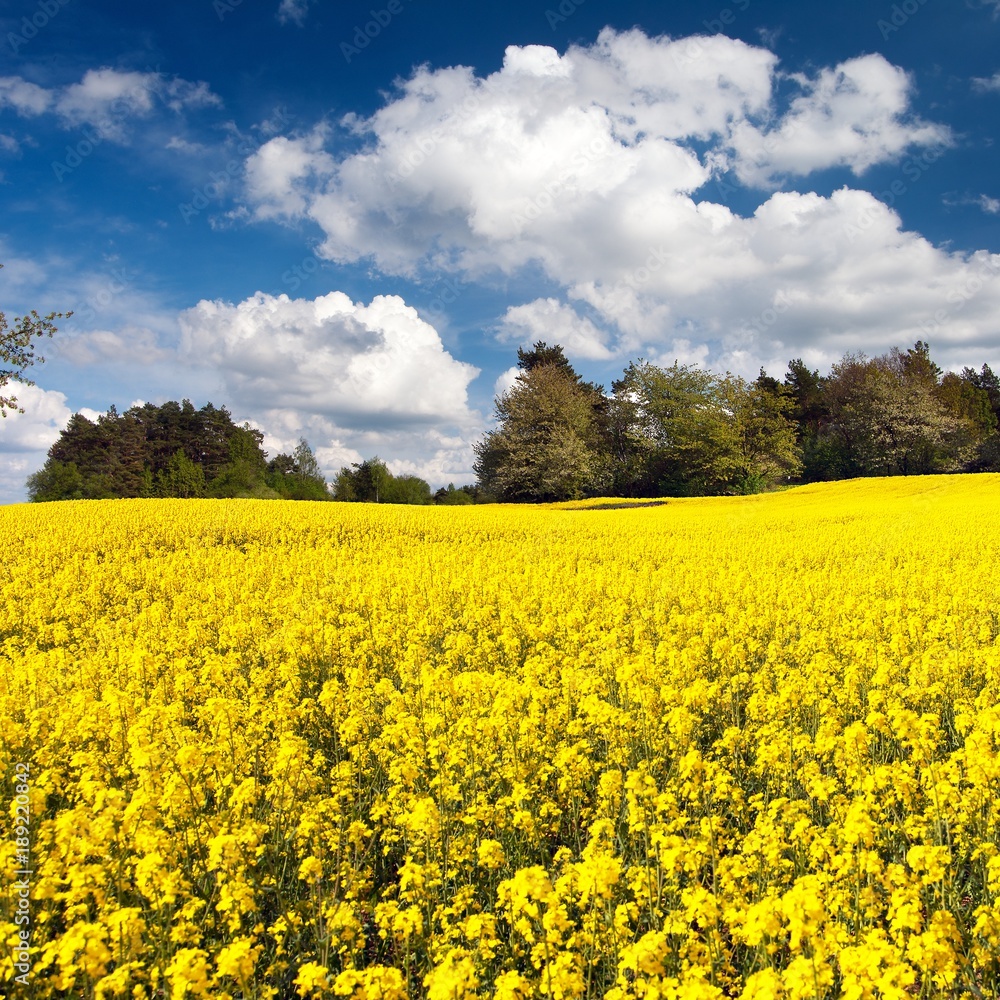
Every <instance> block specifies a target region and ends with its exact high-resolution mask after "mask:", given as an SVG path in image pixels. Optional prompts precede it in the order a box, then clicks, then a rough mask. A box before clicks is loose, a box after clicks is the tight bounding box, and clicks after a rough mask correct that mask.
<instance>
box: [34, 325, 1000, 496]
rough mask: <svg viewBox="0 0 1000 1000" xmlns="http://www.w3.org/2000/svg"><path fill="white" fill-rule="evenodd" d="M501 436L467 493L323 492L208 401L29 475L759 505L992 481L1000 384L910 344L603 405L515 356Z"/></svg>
mask: <svg viewBox="0 0 1000 1000" xmlns="http://www.w3.org/2000/svg"><path fill="white" fill-rule="evenodd" d="M518 369H519V371H518V375H517V378H516V379H515V382H514V385H513V386H512V387H511V388H510V389H509V390H508V391H507V392H506V393H504V394H502V395H501V396H500V397H499V398H498V399H497V401H496V416H497V425H496V427H495V428H494V429H493V430H491V431H489V432H488V433H487V434H486V435H485V437H484V438H483V439H482V440H480V441H479V442H478V443H477V444H476V446H475V453H476V458H475V463H474V469H475V472H476V476H477V481H476V483H475V484H473V485H466V486H461V487H458V488H456V487H455V486H454V484H449V485H448V486H447V487H445V488H442V489H439V490H438V491H437V492H436V493H432V492H431V488H430V486H429V485H428V483H427V482H426V480H424V479H421V478H420V477H419V476H415V475H407V474H403V475H393V474H392V473H391V472H390V471H389V469H388V467H387V466H386V464H385V462H383V461H382V460H381V459H379V458H378V457H377V456H376V457H373V458H370V459H365V460H364V461H362V462H358V463H355V464H353V465H351V466H345V467H343V468H341V469H340V471H339V472H338V473H337V475H336V476H335V478H334V480H333V482H332V483H330V484H327V482H326V481H325V478H324V476H323V473H322V471H321V469H320V466H319V463H318V461H317V459H316V456H315V455H314V454H313V451H312V449H311V448H310V446H309V443H308V442H307V441H306V440H305V439H304V438H303V439H301V440H300V441H299V444H298V446H297V447H296V448H295V450H294V452H293V453H292V454H290V455H289V454H279V455H277V456H276V457H275V458H272V459H270V460H269V459H268V456H267V453H266V452H265V451H264V449H263V447H262V444H263V438H264V435H263V433H262V432H261V431H259V430H257V429H255V428H253V427H251V426H250V425H249V424H247V423H244V424H243V425H242V426H238V425H237V424H236V423H234V422H233V420H232V417H231V415H230V413H229V411H228V410H226V409H225V407H223V408H216V407H215V406H213V405H212V404H211V403H208V404H206V405H205V406H203V407H201V408H200V409H196V408H195V407H194V405H193V404H192V403H191V402H190V401H189V400H186V399H185V400H183V401H182V402H180V403H177V402H173V401H172V402H168V403H164V404H162V405H161V406H155V405H153V404H151V403H146V404H144V405H142V406H133V407H132V408H131V409H129V410H126V411H125V412H124V413H119V412H118V411H117V410H116V409H115V407H111V409H109V410H108V411H107V413H105V414H103V415H101V416H100V417H98V418H97V420H96V421H95V420H90V419H88V418H87V417H85V416H84V415H83V414H80V413H77V414H74V416H73V417H72V418H71V419H70V421H69V423H68V425H67V427H66V429H65V430H64V431H62V433H61V434H60V435H59V439H58V440H57V441H56V443H55V444H53V445H52V447H51V448H50V449H49V453H48V458H47V459H46V462H45V465H44V466H43V467H42V468H41V469H40V470H39V471H38V472H36V473H34V474H33V475H32V476H30V477H29V479H28V484H27V485H28V495H29V498H30V499H31V500H33V501H45V500H73V499H104V498H112V497H220V498H221V497H256V498H261V499H264V498H270V499H290V500H339V501H347V502H362V503H402V504H432V503H433V504H445V505H460V504H471V503H487V502H493V501H501V502H547V501H554V500H566V499H574V498H578V497H587V496H619V497H654V496H699V495H720V494H746V493H757V492H761V491H764V490H769V489H774V488H776V487H780V486H783V485H787V484H792V483H807V482H816V481H822V480H832V479H848V478H854V477H858V476H888V475H914V474H921V473H932V472H980V471H1000V432H998V426H1000V380H998V378H997V376H996V375H995V374H994V373H993V371H992V370H991V369H990V367H989V365H985V364H984V365H983V366H982V368H981V369H980V370H978V371H977V370H975V369H972V368H965V369H964V370H963V371H962V372H961V373H959V374H956V373H954V372H945V371H943V370H942V369H941V368H940V367H939V366H938V365H937V364H936V363H935V362H934V361H933V360H932V359H931V357H930V349H929V347H928V345H927V344H926V343H924V342H923V341H918V342H917V343H916V344H915V345H914V346H913V347H912V348H910V349H909V350H907V351H901V350H899V349H897V348H894V349H893V350H891V351H889V352H888V353H886V354H883V355H880V356H878V357H875V358H868V357H866V356H864V355H862V354H846V355H844V357H843V358H842V359H841V360H840V361H839V362H838V363H837V364H835V365H834V366H833V368H832V370H831V371H830V373H829V375H825V376H821V375H820V374H819V372H818V371H816V370H813V369H810V368H809V367H808V366H807V365H806V364H805V363H804V362H803V361H802V360H801V359H795V360H793V361H790V362H789V364H788V370H787V372H786V373H785V376H784V379H783V380H782V381H779V380H778V379H775V378H772V377H771V376H769V375H768V374H767V373H766V372H765V371H764V370H763V369H761V371H760V374H759V375H758V377H757V378H756V379H754V380H752V381H751V380H747V379H744V378H741V377H739V376H736V375H732V374H730V373H728V372H727V373H724V374H718V373H715V372H712V371H710V370H708V369H704V368H700V367H698V366H695V365H682V364H679V363H674V364H673V365H671V366H669V367H663V366H659V365H655V364H652V363H651V362H648V361H643V360H639V361H634V362H631V363H630V364H629V365H628V366H627V367H626V369H625V370H624V372H623V373H622V376H621V378H620V379H617V380H615V381H614V382H613V383H612V386H611V392H610V393H608V392H605V390H604V388H603V387H602V386H600V385H597V384H595V383H593V382H587V381H585V380H584V379H583V378H582V377H581V376H580V375H579V374H578V373H577V372H576V371H575V370H574V368H573V366H572V365H571V364H570V362H569V360H568V359H567V357H566V355H565V353H564V351H563V348H562V347H560V346H559V345H553V346H549V345H547V344H546V343H544V342H542V341H539V342H537V343H536V344H535V345H534V346H533V347H531V348H529V349H525V348H521V349H519V350H518Z"/></svg>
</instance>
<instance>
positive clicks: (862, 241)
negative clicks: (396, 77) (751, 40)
mask: <svg viewBox="0 0 1000 1000" xmlns="http://www.w3.org/2000/svg"><path fill="white" fill-rule="evenodd" d="M785 79H786V81H790V82H791V84H792V85H793V86H794V87H796V88H797V91H798V92H797V94H795V95H794V96H793V97H792V99H791V100H790V102H788V103H787V106H786V107H785V109H784V111H782V110H781V106H780V102H779V99H778V97H777V96H776V95H777V93H778V90H779V88H778V87H777V82H778V70H777V60H776V57H775V56H774V55H773V54H772V53H770V52H768V51H766V50H764V49H761V48H755V47H753V46H749V45H746V44H745V43H743V42H740V41H737V40H734V39H729V38H725V37H723V36H717V37H714V38H700V37H699V38H693V39H681V40H673V39H670V38H649V37H647V36H646V35H644V34H643V33H642V32H641V31H638V30H633V31H629V32H624V33H616V32H614V31H612V30H610V29H606V30H605V31H604V32H602V33H601V35H600V37H599V38H598V40H597V42H596V43H595V44H594V45H592V46H589V47H571V48H570V49H569V50H568V51H567V52H566V53H564V54H559V53H557V52H556V51H555V50H554V49H551V48H548V47H545V46H526V47H516V46H515V47H511V48H508V49H507V53H506V57H505V60H504V65H503V68H502V69H501V70H500V71H499V72H497V73H495V74H493V75H492V76H490V77H488V78H485V79H480V78H478V77H476V76H475V74H474V73H473V72H472V71H471V70H470V69H468V68H463V67H452V68H446V69H439V70H432V69H429V68H426V67H424V68H421V69H418V70H416V71H415V72H414V74H413V76H412V77H411V78H410V79H409V80H407V81H405V82H404V83H402V84H401V85H400V89H399V91H398V93H397V94H396V95H395V96H393V97H392V98H391V99H390V100H389V101H388V102H387V103H386V104H385V106H384V107H382V108H381V109H380V110H379V111H377V112H376V113H375V114H374V115H372V116H371V117H370V118H366V119H360V118H357V117H352V116H348V118H347V119H345V120H344V123H343V124H344V125H345V126H346V127H347V128H349V129H351V130H352V131H353V132H354V133H355V135H356V138H357V139H358V140H359V141H360V144H361V145H360V148H359V149H357V150H356V151H355V152H351V153H349V154H346V155H344V156H342V157H339V158H336V157H332V156H331V155H330V153H329V152H328V151H327V150H326V145H325V143H326V140H325V137H324V136H323V135H322V134H321V133H320V132H316V133H313V134H311V135H308V136H305V137H293V138H285V137H283V138H281V139H275V140H272V141H271V142H269V143H267V144H266V145H265V146H264V147H262V148H261V149H260V150H259V151H258V152H257V153H256V154H255V155H254V156H252V157H251V158H250V160H249V162H248V177H249V181H250V184H249V188H248V192H249V196H250V204H251V206H252V208H253V209H254V211H256V213H257V214H258V216H259V217H261V218H270V219H274V218H288V219H300V218H311V219H312V220H314V221H315V222H316V223H318V224H319V225H320V226H321V227H322V229H323V232H324V234H325V242H324V243H323V245H322V250H321V252H322V253H323V255H325V256H327V257H328V258H330V259H332V260H335V261H338V262H354V261H359V260H364V259H369V260H371V261H372V262H373V263H374V264H375V266H376V267H377V268H379V269H380V270H381V271H383V272H385V273H396V274H405V275H417V276H420V275H423V274H425V273H441V272H447V273H451V274H453V275H454V274H459V275H462V276H463V277H464V278H465V279H467V280H477V279H489V276H490V275H491V274H492V275H496V274H497V273H498V272H499V274H501V275H506V276H508V277H514V276H517V275H519V274H522V273H524V272H525V270H528V271H530V272H531V273H537V272H540V273H541V275H542V276H543V277H544V278H545V279H547V280H548V281H549V282H551V283H552V284H553V285H555V286H556V287H557V288H558V289H560V291H561V295H560V296H559V297H552V296H549V297H547V298H544V299H540V300H538V301H535V302H531V303H528V304H526V305H521V306H517V307H515V308H514V309H512V310H510V311H509V312H508V313H507V315H506V316H505V317H503V319H502V321H501V322H500V324H499V327H498V333H499V335H500V336H501V338H507V339H509V338H511V337H517V338H522V337H525V336H527V337H530V336H533V335H537V336H542V337H544V336H545V333H548V334H549V339H556V334H557V333H558V337H561V338H563V339H564V342H565V343H567V345H568V346H569V345H570V344H573V345H575V347H576V351H577V353H578V354H579V355H581V356H587V357H591V358H593V359H595V360H596V359H600V358H602V357H607V356H608V354H609V353H613V354H616V355H618V356H621V357H627V356H635V355H636V354H637V353H640V352H641V353H643V354H644V355H645V356H647V357H658V356H663V357H670V358H671V359H672V358H673V357H678V358H689V359H694V358H697V359H702V361H704V360H705V359H707V360H708V361H709V362H711V363H713V364H729V365H732V366H733V367H734V368H737V369H739V370H741V371H750V372H754V371H755V370H756V366H757V365H758V364H760V363H773V362H774V361H775V360H776V359H777V361H778V363H779V364H781V365H783V363H784V361H785V360H787V359H788V357H792V356H796V355H799V354H801V355H802V356H804V357H806V358H809V359H811V360H813V361H814V362H815V363H817V364H823V363H826V362H829V361H832V360H836V358H838V357H839V355H840V353H841V352H842V351H843V350H845V349H849V348H864V349H868V350H883V349H885V348H886V347H888V346H889V344H891V343H900V344H902V343H905V342H906V341H907V340H909V341H910V342H911V343H912V341H913V340H914V339H916V338H917V337H924V338H925V339H927V338H930V339H931V340H932V342H933V343H934V346H935V348H938V347H941V348H944V357H945V360H947V361H949V362H953V363H957V364H961V363H965V361H966V360H970V361H971V360H975V359H976V358H977V357H981V355H982V352H983V347H984V345H987V344H992V341H991V339H990V338H991V336H992V335H994V334H995V327H994V325H993V322H994V321H993V317H994V316H995V315H996V313H997V309H998V306H1000V297H998V296H1000V283H994V282H992V280H986V281H985V283H984V284H982V286H981V287H980V288H978V290H977V291H976V293H975V294H974V295H972V296H967V294H966V291H967V289H968V288H969V287H970V286H971V285H976V284H977V283H978V282H980V280H981V279H982V275H983V274H984V273H986V274H987V275H988V276H989V275H991V274H992V267H993V265H992V263H990V262H991V261H993V260H994V259H996V258H990V257H989V255H985V256H984V255H963V254H959V253H949V252H947V251H946V250H942V249H939V248H936V247H934V246H932V245H931V244H930V243H928V242H927V241H926V240H924V239H922V238H921V237H920V236H919V235H918V234H915V233H910V232H906V231H904V230H903V228H902V224H901V220H900V218H899V216H898V215H897V214H896V213H895V212H893V211H891V210H890V209H889V208H887V207H886V206H885V205H884V204H883V203H882V202H880V201H879V200H877V199H876V198H875V197H873V196H872V195H871V194H869V193H867V192H865V191H861V190H851V189H849V188H844V189H842V190H840V191H838V192H835V193H834V194H833V195H832V196H829V197H824V196H820V195H817V194H813V193H809V192H808V191H806V192H804V193H800V192H796V191H794V190H788V191H780V192H777V193H774V194H772V195H771V196H770V197H769V198H768V199H767V200H766V201H764V203H763V204H762V205H761V206H760V207H759V209H758V210H757V211H756V212H755V213H754V214H753V215H751V216H749V217H745V216H741V215H738V214H736V213H734V212H733V211H732V210H731V209H730V208H729V207H727V206H726V205H723V204H717V203H715V202H713V201H712V200H711V197H712V196H711V192H712V185H710V184H708V182H709V181H711V180H713V179H718V178H719V177H720V174H721V173H722V172H725V171H729V170H732V171H733V172H734V173H735V175H736V176H737V177H738V178H742V179H743V182H744V183H747V184H757V185H770V184H773V183H775V182H776V181H777V180H778V179H781V180H782V181H783V183H785V184H789V183H790V182H791V180H793V179H794V178H795V177H800V178H801V177H803V176H808V175H809V174H810V173H811V172H813V171H815V170H819V169H823V168H829V167H837V166H839V167H842V168H848V169H850V170H851V171H853V172H854V173H856V174H861V173H863V172H864V171H865V169H866V168H868V167H870V166H872V165H873V164H876V163H886V162H894V161H897V160H899V159H900V157H901V156H903V155H905V153H906V151H907V150H909V149H910V148H911V147H921V146H924V147H926V146H930V147H932V148H933V149H934V150H935V151H936V152H938V153H940V152H941V151H942V150H943V149H944V148H945V147H946V144H947V143H948V142H949V140H950V137H949V134H948V132H947V130H946V129H944V128H942V127H940V126H936V125H933V124H929V123H926V122H923V121H920V120H919V119H917V118H916V117H914V116H913V115H912V114H911V113H910V111H909V98H910V91H911V81H910V79H909V78H908V77H907V75H906V74H905V73H904V72H903V71H902V70H900V69H898V68H897V67H894V66H892V65H891V64H889V63H888V62H887V61H886V60H885V59H884V58H882V57H881V56H877V55H872V56H863V57H860V58H857V59H852V60H849V61H847V62H844V63H842V64H840V65H838V66H836V67H833V68H828V69H823V70H820V71H819V72H818V73H816V74H815V75H813V76H810V77H806V76H798V77H786V78H785ZM905 170H906V164H905V163H904V164H903V165H902V166H901V176H902V175H903V174H904V173H905ZM984 262H985V263H984ZM984 267H985V268H986V269H987V270H986V272H984V271H983V268H984ZM602 331H604V332H602ZM819 345H822V346H819ZM995 349H996V348H995V344H993V346H992V350H994V351H995ZM605 352H607V353H605ZM991 360H995V359H993V358H991Z"/></svg>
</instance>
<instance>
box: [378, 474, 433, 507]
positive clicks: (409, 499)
mask: <svg viewBox="0 0 1000 1000" xmlns="http://www.w3.org/2000/svg"><path fill="white" fill-rule="evenodd" d="M385 502H386V503H408V504H429V503H432V502H433V498H432V497H431V488H430V486H429V485H428V484H427V481H426V480H424V479H421V478H420V477H419V476H393V477H392V481H391V482H390V483H389V488H388V489H387V490H386V500H385Z"/></svg>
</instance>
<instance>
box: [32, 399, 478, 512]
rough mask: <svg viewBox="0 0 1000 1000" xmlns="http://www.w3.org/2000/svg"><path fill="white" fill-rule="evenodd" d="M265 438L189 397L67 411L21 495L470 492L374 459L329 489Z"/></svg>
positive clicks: (464, 499) (455, 498)
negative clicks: (435, 486) (93, 411)
mask: <svg viewBox="0 0 1000 1000" xmlns="http://www.w3.org/2000/svg"><path fill="white" fill-rule="evenodd" d="M263 440H264V435H263V433H262V432H261V431H259V430H257V429H256V428H254V427H251V426H250V425H249V424H247V423H244V424H243V425H242V426H238V425H237V424H236V423H234V422H233V419H232V417H231V415H230V413H229V411H228V410H227V409H226V408H225V407H222V408H217V407H215V406H213V405H212V404H211V403H207V404H206V405H205V406H203V407H201V408H200V409H196V408H195V407H194V405H193V404H192V403H191V401H190V400H187V399H185V400H183V401H182V402H180V403H178V402H174V401H171V402H168V403H164V404H163V405H162V406H155V405H153V404H152V403H146V404H145V405H143V406H133V407H132V408H131V409H129V410H126V411H125V412H124V413H119V412H118V411H117V409H116V408H115V407H114V406H112V407H111V409H109V410H108V411H107V413H105V414H102V415H101V416H99V417H98V418H97V420H96V421H95V420H90V419H88V418H87V417H86V416H84V415H83V414H82V413H76V414H74V415H73V416H72V417H71V418H70V420H69V423H68V424H67V426H66V428H65V430H63V431H62V432H61V433H60V435H59V439H58V440H57V441H56V442H55V444H53V445H52V447H51V448H50V449H49V452H48V457H47V458H46V461H45V464H44V466H43V467H42V468H41V469H40V470H39V471H38V472H35V473H34V474H32V475H31V476H29V477H28V484H27V485H28V496H29V499H31V500H32V501H36V502H42V501H51V500H104V499H113V498H120V497H186V498H191V497H219V498H224V497H250V498H256V499H281V500H344V501H358V502H372V503H405V504H431V503H435V504H446V505H458V504H470V503H475V502H477V500H481V499H482V497H481V495H480V491H479V490H478V489H477V488H476V487H474V486H462V487H459V488H457V489H456V487H455V486H454V484H453V483H449V484H448V486H447V487H442V488H441V489H439V490H438V491H437V492H436V493H432V492H431V488H430V486H429V484H428V483H427V482H426V481H425V480H423V479H421V478H419V477H418V476H412V475H401V476H394V475H393V474H392V473H391V472H390V471H389V469H388V467H387V466H386V464H385V462H383V461H382V460H381V459H379V458H378V457H377V456H376V457H374V458H370V459H366V460H365V461H363V462H358V463H355V464H354V465H352V466H347V467H344V468H342V469H341V470H340V472H339V473H338V474H337V476H336V477H335V479H334V481H333V483H332V484H329V485H328V484H327V482H326V479H325V477H324V476H323V472H322V470H321V469H320V466H319V462H318V461H317V459H316V456H315V454H314V453H313V450H312V448H311V447H310V446H309V442H308V441H306V440H305V438H302V439H300V441H299V443H298V446H297V447H296V448H295V450H294V451H293V452H292V454H290V455H289V454H284V453H282V454H279V455H277V456H276V457H275V458H272V459H270V460H268V457H267V452H265V451H264V449H263Z"/></svg>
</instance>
